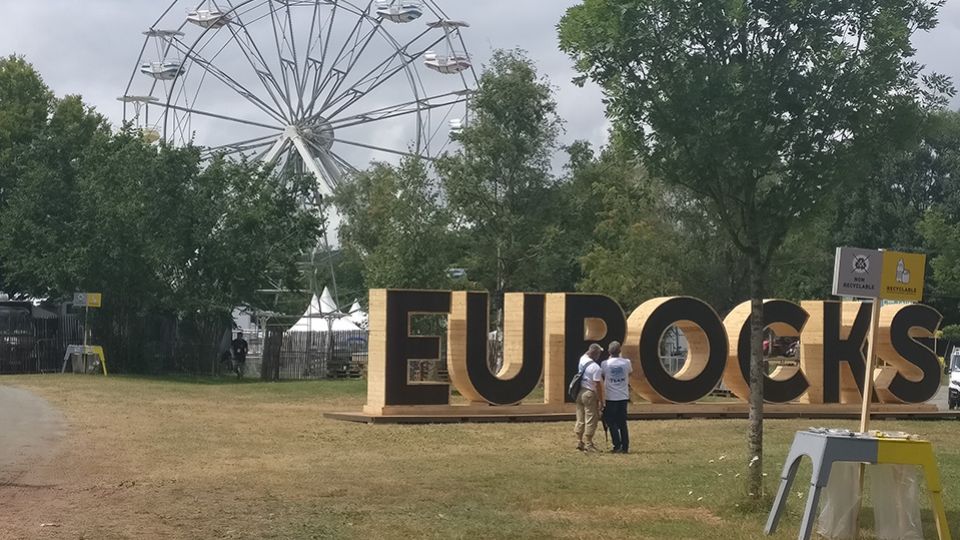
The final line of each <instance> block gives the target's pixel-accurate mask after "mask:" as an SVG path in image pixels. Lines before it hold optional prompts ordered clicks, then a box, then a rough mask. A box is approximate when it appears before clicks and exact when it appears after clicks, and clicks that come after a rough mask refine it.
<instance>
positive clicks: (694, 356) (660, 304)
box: [623, 297, 727, 403]
mask: <svg viewBox="0 0 960 540" xmlns="http://www.w3.org/2000/svg"><path fill="white" fill-rule="evenodd" d="M673 325H676V326H677V327H679V328H680V330H682V331H683V335H684V336H685V337H686V338H687V343H688V351H687V361H686V362H685V363H684V364H683V368H681V369H680V372H679V373H677V374H676V375H670V374H669V373H668V372H667V370H666V369H665V368H664V366H663V364H662V363H661V362H660V340H661V339H662V338H663V335H664V333H665V332H666V331H667V330H668V329H669V328H670V327H671V326H673ZM623 350H624V355H625V356H626V357H627V358H630V359H633V360H634V370H633V374H632V375H631V378H630V382H631V386H632V387H633V389H634V391H635V392H637V393H638V394H640V395H641V396H643V398H644V399H646V400H647V401H650V402H652V403H693V402H694V401H697V400H698V399H702V398H704V397H706V396H707V395H709V394H710V392H712V391H713V389H714V388H715V387H716V386H717V383H719V382H720V379H721V378H722V377H723V368H724V364H725V363H726V358H727V335H726V333H725V332H724V328H723V323H722V322H720V316H719V315H717V312H716V311H714V310H713V308H712V307H710V306H708V305H707V304H705V303H704V302H702V301H700V300H697V299H695V298H687V297H675V298H657V299H654V300H649V301H647V302H645V303H644V304H642V305H641V306H640V307H638V308H637V309H636V310H635V311H634V312H633V314H631V315H630V319H629V320H628V321H627V339H626V342H625V345H624V349H623Z"/></svg>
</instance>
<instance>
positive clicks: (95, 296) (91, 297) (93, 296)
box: [87, 292, 103, 307]
mask: <svg viewBox="0 0 960 540" xmlns="http://www.w3.org/2000/svg"><path fill="white" fill-rule="evenodd" d="M102 301H103V295H102V294H101V293H98V292H92V293H87V307H100V304H101V302H102Z"/></svg>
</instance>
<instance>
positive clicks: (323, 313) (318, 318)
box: [289, 287, 360, 332]
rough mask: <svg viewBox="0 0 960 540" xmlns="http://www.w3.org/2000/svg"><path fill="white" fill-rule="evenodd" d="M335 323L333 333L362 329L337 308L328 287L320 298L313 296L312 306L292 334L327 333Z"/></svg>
mask: <svg viewBox="0 0 960 540" xmlns="http://www.w3.org/2000/svg"><path fill="white" fill-rule="evenodd" d="M331 322H332V323H333V328H332V329H333V331H335V332H340V331H344V330H359V329H360V327H359V326H357V325H356V324H354V323H353V322H352V321H351V320H350V316H349V315H348V314H346V313H344V312H342V311H340V310H339V309H338V308H337V304H336V303H335V302H334V301H333V295H332V294H330V290H329V289H327V288H326V287H324V288H323V293H321V294H320V298H317V295H313V298H311V299H310V306H309V307H308V308H307V311H306V312H304V314H303V317H300V320H299V321H297V324H295V325H293V326H291V327H290V330H289V331H290V332H326V331H327V330H330V329H331V328H330V323H331Z"/></svg>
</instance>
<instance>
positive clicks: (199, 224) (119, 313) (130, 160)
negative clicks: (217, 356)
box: [0, 98, 321, 371]
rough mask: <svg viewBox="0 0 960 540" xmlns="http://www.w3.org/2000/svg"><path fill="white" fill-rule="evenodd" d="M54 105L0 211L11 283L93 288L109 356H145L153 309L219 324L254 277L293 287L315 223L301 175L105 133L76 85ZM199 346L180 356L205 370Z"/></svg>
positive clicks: (121, 364)
mask: <svg viewBox="0 0 960 540" xmlns="http://www.w3.org/2000/svg"><path fill="white" fill-rule="evenodd" d="M53 110H54V112H53V114H52V115H51V117H50V119H49V125H48V126H46V127H45V128H44V129H42V130H40V132H39V135H36V136H35V138H34V139H33V140H32V141H31V142H30V143H29V144H28V145H26V147H29V148H30V149H31V152H32V153H34V154H36V155H39V156H42V157H43V159H37V160H36V161H28V162H27V163H28V165H27V166H25V167H24V171H23V172H22V174H20V175H19V176H18V177H17V178H15V179H14V182H13V183H12V187H11V188H10V189H9V192H8V193H9V196H8V204H7V206H6V208H5V209H4V212H3V214H2V215H0V253H3V254H4V256H3V258H2V259H3V260H2V261H0V264H2V268H3V270H4V271H5V273H6V275H7V276H8V280H7V286H8V287H11V288H12V292H15V293H21V294H24V295H30V296H36V297H52V298H63V297H65V296H68V295H69V294H70V293H72V292H73V291H76V290H96V291H102V292H103V293H104V294H105V302H104V307H103V308H102V309H101V310H99V311H98V312H97V320H96V328H97V333H98V334H99V336H100V339H101V340H102V343H103V344H104V345H105V347H107V348H108V354H109V355H110V356H112V357H113V358H115V359H116V360H115V364H114V366H115V367H118V368H120V370H121V371H123V370H133V371H142V370H145V369H149V367H150V366H148V365H147V363H146V362H147V361H148V359H146V358H145V356H147V355H146V354H145V350H144V347H146V344H147V343H148V342H149V341H151V340H152V339H153V338H152V337H151V335H152V334H151V332H153V328H151V326H152V323H154V322H156V321H158V320H161V319H163V320H166V321H175V322H177V321H179V322H183V323H184V324H182V325H179V328H180V330H181V331H186V328H187V327H189V328H196V329H201V328H212V329H213V330H211V331H222V328H223V326H222V325H223V324H224V321H228V318H229V314H230V311H231V310H232V309H233V308H234V307H235V306H238V305H243V304H248V305H256V304H257V302H258V300H259V297H258V295H257V290H258V289H261V288H263V287H265V286H269V285H271V284H273V283H284V284H287V285H288V286H290V287H291V288H296V287H297V285H298V281H299V269H298V262H299V260H300V257H301V253H302V252H304V251H305V250H306V249H308V248H310V247H312V246H313V245H315V242H316V240H317V238H318V235H319V233H320V227H321V223H320V221H319V218H318V217H317V214H316V212H314V211H313V210H311V209H310V208H309V207H307V206H306V204H305V202H306V201H307V200H308V199H309V191H310V189H309V181H308V179H306V178H300V177H294V178H281V177H279V176H277V175H274V174H272V173H271V172H270V171H267V170H263V169H262V168H261V166H260V164H252V163H232V162H227V161H224V160H219V159H217V160H214V161H213V162H211V163H206V164H204V163H202V162H201V160H200V151H199V149H196V148H189V147H188V148H170V147H166V146H160V147H157V146H155V145H152V144H150V143H148V142H147V141H145V140H144V139H143V137H142V136H141V134H140V133H139V132H136V131H121V132H119V133H116V134H113V133H110V131H109V129H107V128H106V126H105V124H103V122H102V119H101V118H100V117H99V116H97V115H95V113H93V112H92V111H91V110H90V109H88V108H87V107H85V106H83V104H82V102H81V101H80V100H79V98H66V99H64V100H57V101H56V103H55V106H54V109H53ZM28 154H29V153H28ZM27 157H28V155H27V154H25V155H22V156H19V159H21V162H23V161H22V160H24V159H27ZM213 323H216V324H213ZM217 329H221V330H217ZM216 337H219V336H215V338H216ZM214 343H215V342H214ZM208 356H209V355H208ZM200 357H201V355H200V354H197V357H196V361H197V363H195V364H194V365H186V366H185V365H183V364H181V367H189V368H191V369H194V370H197V369H201V368H202V367H203V366H201V365H200V364H199V361H200V360H201V358H200Z"/></svg>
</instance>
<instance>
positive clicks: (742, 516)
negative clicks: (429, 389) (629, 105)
mask: <svg viewBox="0 0 960 540" xmlns="http://www.w3.org/2000/svg"><path fill="white" fill-rule="evenodd" d="M0 384H8V385H16V386H19V387H23V388H27V389H30V390H33V391H35V392H37V393H39V394H41V395H43V396H44V397H46V398H47V399H49V400H50V401H51V402H53V403H54V404H55V405H57V406H58V407H59V408H61V409H62V410H63V411H64V414H65V415H66V418H67V420H68V423H69V426H70V428H69V432H68V434H67V436H66V439H65V440H66V441H67V442H66V444H64V445H63V446H62V447H61V453H60V455H59V457H58V458H57V459H55V460H54V461H53V462H52V463H49V464H47V465H46V466H43V467H39V468H38V469H36V470H35V471H34V472H33V473H31V474H30V475H27V476H26V477H24V478H23V479H21V480H20V482H21V483H24V484H30V485H36V486H40V487H44V486H45V487H46V489H39V488H38V489H34V490H30V491H27V490H23V489H21V490H20V491H18V492H17V494H16V496H11V495H10V494H9V493H6V494H5V490H7V491H8V492H9V488H4V487H0V506H4V508H5V511H4V513H5V515H6V516H5V517H4V519H3V523H2V524H0V538H6V537H7V536H9V537H12V538H18V537H23V538H35V537H43V538H90V539H94V538H96V539H111V538H364V539H375V538H398V539H418V538H444V539H446V538H465V539H479V538H484V539H487V538H510V539H513V538H591V539H596V538H641V539H643V538H651V539H652V538H664V539H667V538H669V539H677V538H690V539H702V538H721V539H723V538H727V539H743V538H762V537H763V534H762V530H763V524H764V522H765V519H766V512H767V510H768V504H769V500H767V501H765V502H764V503H763V504H762V505H758V507H753V508H749V507H748V506H747V505H746V504H745V501H746V500H747V499H746V497H745V494H744V491H743V484H744V482H743V476H745V471H746V464H747V462H748V461H749V459H748V456H747V455H746V450H745V447H746V437H745V433H746V421H727V420H693V421H650V422H631V424H630V430H631V441H632V442H631V451H632V454H630V455H626V456H624V455H614V454H599V455H596V454H594V455H588V454H581V453H578V452H576V451H575V450H574V446H575V439H574V437H573V435H572V428H573V426H572V424H568V423H554V424H456V425H426V426H371V425H363V424H349V423H341V422H337V421H332V420H326V419H324V418H323V417H322V414H323V413H324V412H328V411H344V410H358V409H359V408H360V407H361V406H362V405H363V402H364V400H365V390H366V389H365V384H364V383H362V382H305V383H280V384H264V383H259V382H245V383H241V384H236V383H233V382H230V381H212V380H204V379H199V380H197V379H142V378H131V377H110V378H101V377H83V376H72V375H68V376H60V375H46V376H30V377H0ZM826 423H828V422H827V421H810V420H800V421H768V422H767V423H766V449H767V454H766V456H765V462H764V470H765V472H766V474H767V475H768V477H767V478H766V480H767V490H768V491H769V492H773V491H774V490H775V489H776V484H777V482H778V480H779V473H780V468H781V466H782V460H783V458H784V455H785V453H786V451H787V448H788V446H789V444H790V441H791V440H792V437H793V433H794V432H795V431H796V430H798V429H806V428H808V427H811V425H824V424H826ZM874 426H875V427H876V428H878V429H885V430H896V431H907V432H911V433H917V434H921V435H923V436H925V437H928V438H929V439H931V440H932V441H934V443H935V447H936V449H937V450H938V454H939V456H940V465H941V473H942V477H943V483H944V485H945V486H946V493H945V500H946V503H947V506H948V512H949V518H950V521H951V529H952V531H953V534H954V537H957V536H960V448H958V447H960V432H958V430H960V422H878V423H875V425H874ZM830 427H846V428H853V427H855V423H853V422H832V423H830ZM599 440H600V441H602V440H603V434H602V432H601V433H600V434H599ZM800 478H802V479H801V480H800V481H798V482H797V484H795V486H794V489H793V490H792V493H791V495H790V503H789V507H788V513H787V514H786V516H785V518H784V520H783V522H782V524H781V529H780V532H779V533H778V534H777V535H776V536H775V537H774V538H781V539H786V538H795V537H796V534H797V528H798V525H799V512H800V510H801V509H802V507H803V503H804V501H805V500H806V489H807V485H806V478H809V467H806V466H805V467H804V468H803V469H801V471H800ZM768 496H769V495H768ZM924 502H926V500H925V499H924ZM8 508H9V509H11V511H10V512H9V513H8V512H7V509H8ZM925 509H926V506H925ZM867 517H868V518H869V514H868V516H867ZM924 519H925V521H926V524H927V531H926V537H927V538H935V537H936V535H935V532H934V530H933V528H932V519H931V516H930V514H929V512H928V511H925V512H924ZM863 521H865V526H872V524H871V520H870V519H864V520H863ZM41 523H55V524H56V525H57V526H56V527H44V528H42V529H41V528H39V526H40V524H41ZM4 527H6V528H7V531H6V532H7V533H8V535H7V536H5V535H4V534H3V530H4Z"/></svg>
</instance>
